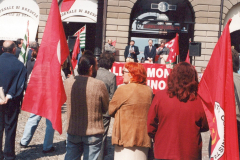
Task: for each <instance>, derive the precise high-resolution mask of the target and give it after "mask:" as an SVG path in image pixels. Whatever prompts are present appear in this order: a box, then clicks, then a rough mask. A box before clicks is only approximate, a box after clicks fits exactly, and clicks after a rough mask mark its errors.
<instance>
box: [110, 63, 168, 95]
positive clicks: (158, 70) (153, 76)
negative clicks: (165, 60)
mask: <svg viewBox="0 0 240 160" xmlns="http://www.w3.org/2000/svg"><path fill="white" fill-rule="evenodd" d="M124 64H125V63H120V62H115V63H113V67H112V69H111V72H112V73H114V74H115V75H116V77H117V85H121V84H123V77H122V69H123V67H124ZM142 65H143V66H144V68H145V69H146V71H147V85H148V86H150V87H151V88H152V90H153V93H154V94H155V93H156V92H157V91H159V90H164V89H165V88H166V87H167V77H168V75H169V74H170V72H171V69H170V68H167V65H163V64H149V63H143V64H142Z"/></svg>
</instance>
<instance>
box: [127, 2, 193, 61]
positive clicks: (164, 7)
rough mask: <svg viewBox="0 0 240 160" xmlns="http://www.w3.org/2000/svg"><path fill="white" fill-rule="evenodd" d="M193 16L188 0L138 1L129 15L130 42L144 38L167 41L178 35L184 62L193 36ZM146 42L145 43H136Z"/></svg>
mask: <svg viewBox="0 0 240 160" xmlns="http://www.w3.org/2000/svg"><path fill="white" fill-rule="evenodd" d="M194 23H195V15H194V11H193V8H192V6H191V4H190V2H189V1H188V0H176V1H173V0H164V1H159V0H148V1H145V0H138V1H137V2H136V3H135V5H134V6H133V9H132V12H131V15H130V28H129V35H130V36H129V41H130V40H131V39H135V41H136V42H137V41H138V39H139V40H141V39H143V38H147V39H158V41H157V43H158V44H159V42H160V40H161V39H166V40H167V41H169V40H171V39H173V38H174V37H175V36H176V33H178V34H179V52H180V61H185V59H186V56H187V53H188V48H189V41H193V37H194ZM136 45H137V46H138V45H145V46H147V45H148V43H146V44H137V43H136Z"/></svg>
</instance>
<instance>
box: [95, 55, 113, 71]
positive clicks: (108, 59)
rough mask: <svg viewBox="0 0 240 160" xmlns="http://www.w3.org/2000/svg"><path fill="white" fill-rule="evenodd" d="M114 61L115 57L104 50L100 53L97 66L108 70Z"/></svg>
mask: <svg viewBox="0 0 240 160" xmlns="http://www.w3.org/2000/svg"><path fill="white" fill-rule="evenodd" d="M114 61H115V57H114V55H113V54H111V53H107V52H104V53H102V54H101V55H100V58H99V61H98V64H99V67H102V68H105V69H107V70H109V69H111V68H112V65H113V63H114Z"/></svg>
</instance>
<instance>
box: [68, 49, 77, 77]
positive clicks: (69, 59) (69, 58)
mask: <svg viewBox="0 0 240 160" xmlns="http://www.w3.org/2000/svg"><path fill="white" fill-rule="evenodd" d="M68 61H69V63H70V68H71V70H72V74H73V77H75V74H74V70H73V66H72V61H71V57H70V54H69V55H68Z"/></svg>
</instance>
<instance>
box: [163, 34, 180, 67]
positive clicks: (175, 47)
mask: <svg viewBox="0 0 240 160" xmlns="http://www.w3.org/2000/svg"><path fill="white" fill-rule="evenodd" d="M178 39H179V35H178V34H177V33H176V37H175V38H174V39H172V40H171V41H169V42H168V43H166V47H168V48H169V50H170V52H169V55H168V59H167V61H166V62H169V63H174V62H176V57H177V56H178V55H179V42H178Z"/></svg>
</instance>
